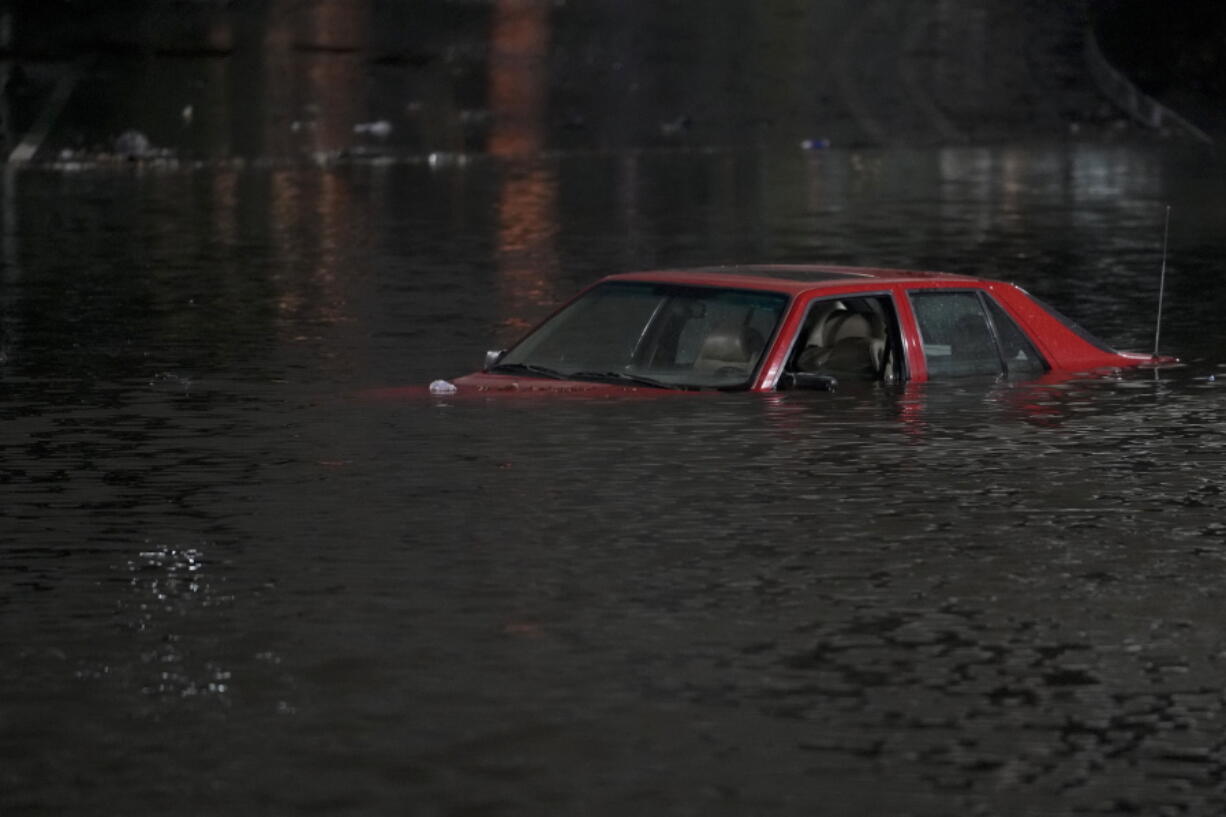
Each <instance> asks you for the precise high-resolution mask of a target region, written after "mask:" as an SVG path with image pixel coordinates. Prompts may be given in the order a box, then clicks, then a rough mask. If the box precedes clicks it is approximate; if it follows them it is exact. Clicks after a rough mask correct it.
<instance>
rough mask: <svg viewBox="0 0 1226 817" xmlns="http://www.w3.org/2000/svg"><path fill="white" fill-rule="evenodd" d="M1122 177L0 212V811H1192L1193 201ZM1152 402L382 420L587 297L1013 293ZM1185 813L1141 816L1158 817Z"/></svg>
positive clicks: (622, 185)
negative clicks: (787, 268) (614, 284)
mask: <svg viewBox="0 0 1226 817" xmlns="http://www.w3.org/2000/svg"><path fill="white" fill-rule="evenodd" d="M1203 167H1204V162H1203V157H1198V156H1197V155H1193V154H1188V155H1181V154H1179V153H1178V152H1177V151H1176V152H1172V151H1170V150H1167V151H1163V152H1157V151H1154V150H1152V149H1150V148H1145V147H1127V146H1118V145H1117V146H1092V145H1082V146H1075V147H1055V148H1029V149H1023V148H1015V149H1007V148H998V149H987V148H965V149H955V150H931V151H929V150H922V151H914V152H899V151H881V152H873V151H859V152H851V151H837V150H832V151H829V152H824V153H820V154H812V153H803V152H796V153H792V154H785V155H774V154H765V153H761V152H755V151H743V152H712V153H681V152H677V153H673V152H660V153H639V154H633V155H625V156H607V157H601V156H595V157H594V156H577V157H569V158H568V157H560V158H553V159H548V160H539V161H532V162H527V163H516V162H502V161H496V160H493V159H476V160H474V161H473V162H471V163H469V164H467V165H465V166H462V167H447V168H437V167H436V168H430V167H429V166H428V165H424V164H411V163H410V164H399V165H396V164H393V165H381V164H371V165H362V164H355V165H352V166H342V167H335V168H327V169H319V168H315V167H309V168H285V169H276V168H265V169H258V168H248V169H242V170H235V169H228V168H224V167H222V168H216V167H213V168H207V167H206V168H198V169H195V170H184V169H181V168H174V169H166V170H158V169H156V168H127V167H119V168H113V167H112V168H108V167H103V168H100V169H94V170H83V171H79V172H62V171H58V170H37V169H29V170H25V171H21V172H17V173H10V174H9V175H8V177H7V180H6V181H7V188H6V199H5V202H6V205H7V206H8V209H7V211H6V212H7V214H8V221H7V222H6V233H5V239H6V246H5V258H4V261H5V264H4V268H3V269H4V290H3V292H4V301H3V309H4V328H5V336H4V347H3V353H4V358H3V364H2V365H3V369H2V374H3V390H2V391H0V416H2V417H3V436H2V438H0V485H2V490H3V497H4V501H3V504H2V506H0V529H2V531H3V540H4V546H3V549H0V805H2V806H3V812H4V813H5V814H6V815H13V814H25V813H45V812H56V813H82V814H121V813H125V814H144V813H164V812H165V811H168V810H173V811H174V812H175V813H199V814H209V813H222V812H226V813H250V814H257V813H277V812H288V811H313V812H317V813H364V814H371V813H406V814H427V815H431V814H439V815H443V814H448V815H451V814H455V815H458V814H539V813H589V814H610V815H612V814H626V813H671V814H747V813H759V814H765V813H776V814H779V813H794V814H801V813H805V814H813V813H822V814H869V813H876V814H882V813H893V814H925V815H943V814H951V813H965V814H1006V815H1008V814H1034V813H1040V812H1041V813H1087V814H1097V813H1117V812H1125V811H1129V810H1135V811H1138V812H1140V813H1151V814H1155V813H1163V812H1161V811H1160V809H1161V808H1167V809H1168V810H1169V809H1188V810H1190V811H1191V812H1194V813H1209V812H1216V811H1219V810H1220V809H1221V808H1222V807H1223V806H1224V805H1226V803H1224V801H1226V796H1224V795H1223V792H1222V790H1221V788H1220V782H1219V781H1220V779H1221V774H1222V771H1223V764H1226V749H1224V748H1223V745H1222V741H1221V733H1222V728H1223V721H1224V720H1226V709H1224V707H1223V703H1224V702H1223V694H1224V693H1223V688H1222V684H1221V677H1222V663H1223V661H1226V635H1223V633H1222V630H1221V627H1220V620H1221V619H1220V611H1221V607H1222V603H1223V590H1222V588H1221V576H1222V571H1223V569H1226V565H1224V561H1226V525H1224V524H1223V518H1224V517H1223V509H1224V506H1226V493H1224V492H1226V475H1224V474H1226V471H1224V466H1226V431H1224V429H1226V402H1224V401H1223V397H1222V394H1223V393H1222V391H1221V388H1222V386H1221V385H1220V384H1219V383H1218V382H1217V381H1214V380H1211V379H1209V378H1210V376H1211V375H1214V374H1217V375H1226V370H1224V369H1223V366H1222V363H1226V356H1224V355H1223V349H1224V346H1226V329H1223V328H1222V324H1221V322H1220V320H1218V318H1217V316H1219V315H1220V314H1221V312H1222V309H1223V307H1224V306H1226V304H1223V299H1224V298H1226V291H1224V290H1223V289H1222V288H1221V286H1220V284H1219V281H1220V277H1221V272H1222V269H1221V261H1220V259H1221V258H1222V256H1223V238H1222V235H1223V234H1222V233H1221V231H1220V230H1219V229H1217V227H1218V225H1219V224H1220V223H1221V219H1222V202H1223V201H1226V197H1223V196H1222V190H1221V179H1220V178H1217V179H1215V178H1213V177H1212V176H1211V175H1206V174H1205V173H1203V172H1202V169H1203ZM1166 202H1172V203H1173V204H1174V205H1175V210H1174V214H1173V217H1172V229H1171V241H1170V244H1171V253H1170V261H1169V268H1168V278H1169V281H1168V287H1167V300H1166V323H1165V325H1164V329H1163V334H1162V337H1163V339H1164V341H1163V346H1164V351H1167V352H1171V353H1177V354H1179V355H1181V356H1182V357H1183V358H1184V359H1185V360H1187V361H1189V364H1190V365H1189V366H1188V367H1186V368H1184V369H1180V370H1173V371H1165V372H1162V373H1160V374H1159V375H1158V376H1156V377H1155V376H1154V375H1153V374H1152V373H1147V374H1139V375H1133V376H1127V377H1124V378H1122V379H1105V380H1092V381H1086V380H1081V381H1075V382H1071V383H1062V384H1026V383H1013V384H992V383H979V382H976V383H954V384H942V385H935V384H934V385H931V386H928V387H912V388H904V387H900V388H895V389H889V388H882V389H880V390H876V391H870V392H867V393H859V394H851V393H847V394H836V395H828V394H807V393H806V394H796V393H792V394H780V395H751V394H709V395H693V394H682V395H678V394H669V395H667V396H661V397H655V398H652V399H646V398H642V397H635V398H626V399H601V400H583V399H573V398H563V399H524V398H519V399H510V400H506V399H489V400H484V399H481V400H469V401H455V400H451V401H449V400H436V399H421V400H413V399H406V400H399V401H390V402H379V401H370V400H363V399H359V398H357V397H356V396H355V395H357V394H358V393H359V392H360V391H361V390H362V389H365V388H369V387H376V386H388V385H401V384H409V383H424V382H426V381H428V380H430V379H433V378H435V377H439V376H452V375H456V374H459V373H463V372H465V371H467V370H471V369H472V368H475V366H476V364H477V362H478V361H479V360H480V359H481V357H482V353H483V351H484V349H485V348H486V347H488V346H492V345H498V344H500V343H504V342H505V341H506V340H507V339H509V338H511V337H513V336H515V335H516V334H517V333H518V332H520V331H522V327H524V326H525V325H527V324H530V323H531V322H533V321H535V320H537V319H539V318H540V317H542V316H543V314H545V312H546V310H548V308H549V306H550V304H552V303H554V302H555V301H556V300H557V299H558V298H560V297H563V296H565V295H566V294H568V293H569V292H571V291H572V290H573V289H575V288H576V287H577V286H579V285H581V284H583V283H585V282H588V281H590V280H592V279H593V278H594V277H595V276H597V275H599V274H602V273H604V272H607V271H615V270H622V269H628V268H635V267H644V266H654V265H678V264H704V263H712V262H718V261H723V260H730V259H734V260H750V259H761V260H780V261H784V260H786V261H795V260H801V259H811V258H822V259H830V260H834V261H848V262H858V263H880V264H904V263H906V264H914V265H919V266H929V267H941V268H945V269H953V270H957V271H982V272H985V273H989V274H992V275H997V276H1001V277H1005V278H1009V279H1013V280H1017V281H1019V282H1021V283H1022V284H1024V285H1025V286H1027V287H1028V288H1030V289H1031V290H1032V291H1035V292H1036V293H1039V294H1041V295H1043V296H1045V297H1046V298H1047V299H1048V300H1050V301H1052V302H1053V303H1055V304H1056V305H1057V306H1058V307H1060V308H1061V309H1063V310H1064V311H1066V312H1068V313H1070V314H1073V315H1075V316H1076V317H1077V318H1079V319H1082V320H1083V321H1084V322H1085V323H1086V324H1087V325H1089V326H1091V327H1092V328H1093V329H1094V330H1095V331H1097V332H1099V333H1101V334H1103V335H1104V336H1106V337H1108V338H1110V339H1111V340H1113V341H1116V342H1119V343H1121V344H1123V345H1126V346H1132V347H1141V348H1146V347H1147V345H1148V344H1149V343H1151V338H1152V323H1153V316H1154V312H1155V306H1156V294H1157V273H1158V270H1159V265H1160V245H1161V224H1162V218H1163V215H1164V210H1163V205H1164V204H1165V203H1166ZM1172 813H1173V812H1172Z"/></svg>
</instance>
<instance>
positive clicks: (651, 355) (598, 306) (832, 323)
mask: <svg viewBox="0 0 1226 817" xmlns="http://www.w3.org/2000/svg"><path fill="white" fill-rule="evenodd" d="M1171 362H1175V361H1174V358H1161V359H1156V358H1154V357H1153V356H1152V355H1149V354H1138V353H1131V352H1117V351H1116V350H1114V349H1112V348H1111V347H1109V346H1107V345H1106V344H1104V343H1103V342H1102V341H1100V340H1098V339H1096V338H1094V337H1093V336H1092V335H1090V334H1089V333H1087V332H1086V331H1085V330H1084V329H1081V328H1080V327H1078V326H1077V325H1076V324H1074V323H1073V322H1071V321H1070V320H1068V319H1067V318H1065V317H1063V316H1062V315H1060V314H1059V313H1058V312H1056V311H1055V310H1053V309H1051V308H1050V307H1048V306H1045V305H1044V304H1042V303H1040V302H1039V301H1037V300H1035V299H1034V298H1032V297H1031V296H1030V295H1028V294H1027V293H1026V292H1025V291H1023V290H1022V289H1020V288H1018V287H1016V286H1014V285H1012V284H1006V283H1002V282H999V281H991V280H986V279H982V278H972V277H968V276H964V275H952V274H948V273H941V272H916V271H910V270H894V269H867V268H858V267H839V266H811V265H762V266H732V267H712V268H705V269H689V270H663V271H656V272H636V273H628V274H623V275H612V276H609V277H607V278H604V279H602V280H600V281H598V282H597V283H595V284H593V285H592V286H590V287H588V288H587V289H586V290H584V291H583V292H581V293H580V294H579V295H578V296H577V297H575V298H574V299H573V300H571V301H570V302H569V303H567V304H566V305H564V306H563V307H562V308H560V309H559V310H558V311H556V312H555V313H554V314H553V315H552V316H550V317H549V318H548V319H547V320H545V321H544V322H543V323H542V324H541V325H540V326H538V327H537V328H536V329H535V330H533V331H532V332H530V333H529V334H528V335H527V336H526V337H524V338H523V339H522V340H520V341H519V342H518V343H517V344H515V345H514V346H513V347H511V348H510V349H508V350H506V351H498V352H490V353H488V354H487V360H486V367H485V369H484V370H483V371H481V372H478V373H474V374H470V375H466V376H464V377H460V378H457V379H456V380H455V381H454V383H447V382H446V381H435V383H433V384H431V391H432V392H435V393H452V392H454V391H461V392H464V391H471V390H480V391H490V390H503V389H513V390H516V391H523V390H550V391H553V390H574V389H593V388H595V389H607V388H609V387H614V388H626V387H629V388H663V389H688V390H693V389H719V390H742V391H744V390H748V391H777V390H786V389H822V390H829V389H833V388H834V387H835V386H836V385H837V384H839V383H846V382H848V381H860V382H870V381H880V382H884V383H901V382H905V381H911V382H916V381H924V380H935V379H938V378H947V377H960V376H968V375H980V376H1005V377H1009V378H1025V379H1029V378H1033V377H1038V376H1041V375H1044V374H1047V373H1049V372H1050V373H1054V374H1061V373H1068V374H1073V373H1076V372H1091V371H1096V370H1112V369H1117V368H1121V367H1132V366H1137V365H1140V364H1147V363H1148V364H1154V363H1171Z"/></svg>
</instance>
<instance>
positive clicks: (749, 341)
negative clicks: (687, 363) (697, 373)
mask: <svg viewBox="0 0 1226 817" xmlns="http://www.w3.org/2000/svg"><path fill="white" fill-rule="evenodd" d="M762 346H763V342H762V336H761V335H760V334H759V333H758V332H757V330H755V329H752V328H751V327H748V326H738V327H723V328H720V329H716V330H715V331H713V332H712V333H711V334H709V335H707V339H706V340H704V341H703V343H702V351H701V352H700V353H699V355H698V357H699V358H701V359H703V360H720V361H727V362H729V363H736V364H741V365H743V364H745V363H748V362H749V361H751V360H752V359H753V358H754V357H755V356H756V355H757V354H758V353H759V352H760V351H762Z"/></svg>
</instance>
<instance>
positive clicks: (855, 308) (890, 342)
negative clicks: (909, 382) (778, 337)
mask: <svg viewBox="0 0 1226 817" xmlns="http://www.w3.org/2000/svg"><path fill="white" fill-rule="evenodd" d="M900 349H901V345H900V343H899V340H898V321H897V320H896V318H895V317H894V307H893V303H892V302H891V301H890V299H889V297H887V296H884V295H870V296H855V297H844V298H828V299H825V300H820V301H815V302H814V303H813V304H812V305H811V306H810V308H809V314H808V316H807V317H806V319H805V324H804V326H803V327H802V329H801V331H800V335H799V339H798V341H797V343H796V346H795V348H794V349H793V352H792V357H791V360H790V364H789V367H788V370H789V371H791V372H795V373H798V374H811V375H823V376H828V377H830V378H833V379H834V381H835V382H844V381H849V380H850V381H875V380H881V381H885V382H887V383H889V382H894V381H895V380H899V379H901V378H902V374H903V373H902V371H901V370H900V366H901V363H900V361H901V359H902V356H901V354H899V351H900Z"/></svg>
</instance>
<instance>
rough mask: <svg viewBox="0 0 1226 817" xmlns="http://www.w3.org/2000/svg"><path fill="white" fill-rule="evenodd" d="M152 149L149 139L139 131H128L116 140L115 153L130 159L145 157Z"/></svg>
mask: <svg viewBox="0 0 1226 817" xmlns="http://www.w3.org/2000/svg"><path fill="white" fill-rule="evenodd" d="M151 147H152V145H151V144H150V142H149V137H148V136H145V134H143V133H141V132H140V131H138V130H126V131H124V132H123V133H121V134H119V136H117V137H116V138H115V152H116V153H118V154H120V155H121V156H127V157H129V158H137V157H140V156H144V155H145V154H147V153H148V152H149V150H150V148H151Z"/></svg>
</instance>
